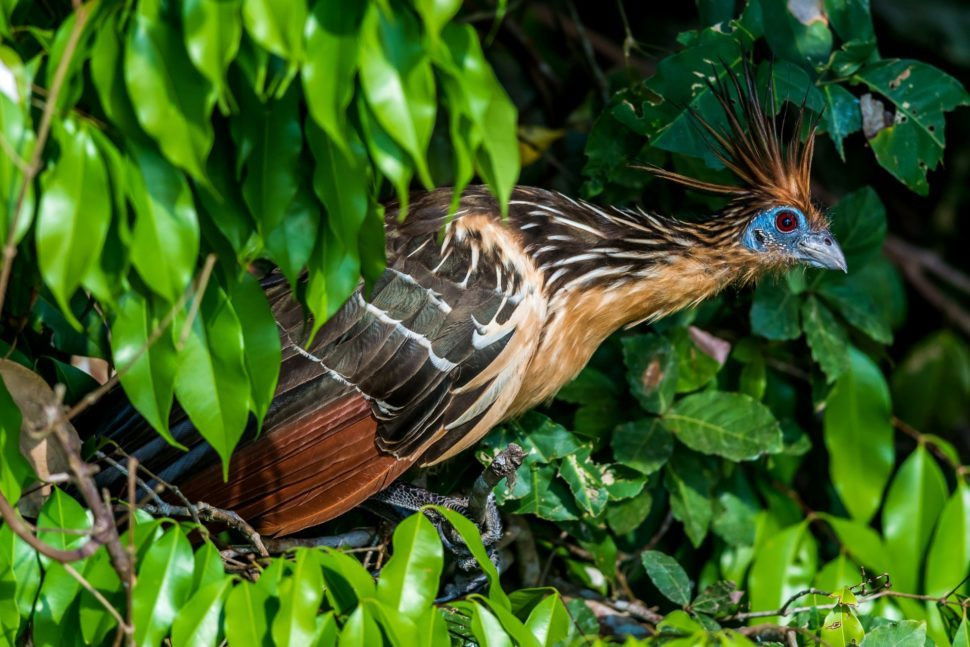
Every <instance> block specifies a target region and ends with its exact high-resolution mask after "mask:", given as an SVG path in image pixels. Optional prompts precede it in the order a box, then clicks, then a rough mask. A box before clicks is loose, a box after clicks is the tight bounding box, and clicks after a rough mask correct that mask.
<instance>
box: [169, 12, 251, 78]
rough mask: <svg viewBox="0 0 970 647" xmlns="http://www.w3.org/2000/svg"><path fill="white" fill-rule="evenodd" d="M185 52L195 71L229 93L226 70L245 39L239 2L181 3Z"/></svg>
mask: <svg viewBox="0 0 970 647" xmlns="http://www.w3.org/2000/svg"><path fill="white" fill-rule="evenodd" d="M182 26H183V29H184V32H185V33H184V38H185V49H186V50H187V52H188V55H189V59H191V61H192V63H193V64H194V65H195V67H196V69H198V70H199V72H202V74H203V75H204V76H205V78H206V79H207V80H208V81H209V83H211V84H212V86H213V87H214V88H215V91H216V92H217V94H223V93H224V92H225V91H226V69H227V68H228V67H229V64H230V63H231V62H232V59H234V58H235V57H236V53H237V52H238V51H239V41H240V39H241V38H242V14H241V13H240V0H186V1H185V2H183V3H182Z"/></svg>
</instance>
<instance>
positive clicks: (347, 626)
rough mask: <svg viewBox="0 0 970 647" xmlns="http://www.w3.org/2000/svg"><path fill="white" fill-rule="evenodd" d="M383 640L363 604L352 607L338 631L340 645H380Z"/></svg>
mask: <svg viewBox="0 0 970 647" xmlns="http://www.w3.org/2000/svg"><path fill="white" fill-rule="evenodd" d="M383 642H384V640H383V637H382V636H381V630H380V628H378V626H377V623H376V622H374V618H373V617H372V616H371V614H370V613H367V607H365V606H364V605H360V606H358V607H357V608H356V609H354V611H353V613H351V614H350V617H348V618H347V621H346V622H345V623H344V626H343V629H342V630H341V632H340V640H339V642H338V644H339V645H340V647H344V645H346V646H347V647H370V646H371V645H381V644H383Z"/></svg>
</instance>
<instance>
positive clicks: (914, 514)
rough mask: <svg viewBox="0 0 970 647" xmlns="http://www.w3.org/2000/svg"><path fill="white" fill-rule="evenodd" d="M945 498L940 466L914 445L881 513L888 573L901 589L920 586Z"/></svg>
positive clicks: (900, 468) (920, 447) (945, 493)
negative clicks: (887, 558) (889, 564)
mask: <svg viewBox="0 0 970 647" xmlns="http://www.w3.org/2000/svg"><path fill="white" fill-rule="evenodd" d="M946 497H947V487H946V481H945V480H944V478H943V472H942V471H941V470H940V467H939V465H937V463H936V460H935V459H934V458H933V456H932V455H931V454H930V453H929V451H928V450H927V449H926V448H925V447H923V446H919V447H917V448H916V449H915V450H914V451H913V453H912V454H910V455H909V456H908V457H907V458H906V460H905V461H903V464H902V465H900V467H899V471H898V472H897V473H896V476H895V478H893V481H892V483H891V484H890V485H889V492H888V493H887V494H886V506H885V509H884V510H883V513H882V531H883V535H884V536H885V537H886V548H887V549H888V550H889V555H890V557H891V558H892V568H891V569H890V573H892V575H893V578H894V579H895V581H896V582H897V583H898V584H897V586H899V587H900V590H906V591H912V590H915V589H916V587H917V586H918V585H919V577H918V576H919V572H920V567H921V565H922V563H923V557H924V552H923V551H924V550H925V549H926V545H927V543H928V542H929V540H930V535H931V534H932V532H933V527H934V526H935V525H936V521H937V518H938V517H939V516H940V511H941V510H942V509H943V505H944V502H945V501H946ZM955 566H956V565H954V567H955Z"/></svg>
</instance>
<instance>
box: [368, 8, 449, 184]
mask: <svg viewBox="0 0 970 647" xmlns="http://www.w3.org/2000/svg"><path fill="white" fill-rule="evenodd" d="M360 81H361V86H362V87H363V90H364V96H365V97H366V98H367V102H368V104H369V105H370V107H371V109H372V110H373V111H374V116H375V117H376V118H377V121H378V123H380V125H381V126H382V127H383V128H384V130H386V131H387V133H388V134H389V135H390V136H391V137H392V138H394V140H395V141H396V142H397V143H398V144H399V145H400V146H401V147H402V148H403V149H404V150H406V151H407V152H408V153H409V154H410V156H411V160H412V161H413V163H414V165H415V167H416V168H417V169H418V175H419V176H420V178H421V181H422V182H423V183H424V184H425V185H426V186H427V187H428V188H430V187H431V186H432V180H431V176H430V173H429V171H428V167H427V163H426V161H425V154H426V151H427V148H428V143H429V141H430V140H431V131H432V129H433V127H434V119H435V112H436V106H435V83H434V73H433V72H432V69H431V61H430V60H429V59H428V58H427V56H426V54H425V52H424V48H423V47H421V41H420V38H419V36H418V28H417V22H416V21H415V20H414V18H412V16H411V15H410V14H409V13H407V12H396V13H395V14H394V15H393V16H391V15H387V14H386V13H385V12H384V11H382V10H381V9H380V8H378V6H377V5H373V4H372V5H370V6H369V7H368V9H367V13H366V14H365V16H364V21H363V24H362V25H361V40H360Z"/></svg>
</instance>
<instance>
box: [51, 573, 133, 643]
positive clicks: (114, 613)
mask: <svg viewBox="0 0 970 647" xmlns="http://www.w3.org/2000/svg"><path fill="white" fill-rule="evenodd" d="M61 566H63V567H64V570H65V571H67V574H68V575H70V576H71V577H73V578H74V579H75V580H77V582H78V584H80V585H81V586H83V587H84V590H85V591H87V592H88V593H90V594H91V595H93V596H94V599H95V600H97V601H98V602H100V603H101V606H103V607H104V608H105V610H106V611H107V612H108V613H110V614H111V616H112V617H113V618H114V619H115V620H117V621H118V625H119V626H120V627H124V628H125V629H127V628H128V627H129V625H128V623H127V622H125V619H124V618H122V617H121V614H120V613H118V610H117V609H115V608H114V605H113V604H111V603H110V602H108V599H107V598H105V597H104V596H103V595H102V594H101V591H99V590H97V589H96V588H94V587H93V586H92V585H91V583H90V582H88V581H87V580H86V579H85V578H84V576H83V575H81V574H80V573H78V572H77V569H75V568H74V567H73V566H71V565H70V564H61Z"/></svg>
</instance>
